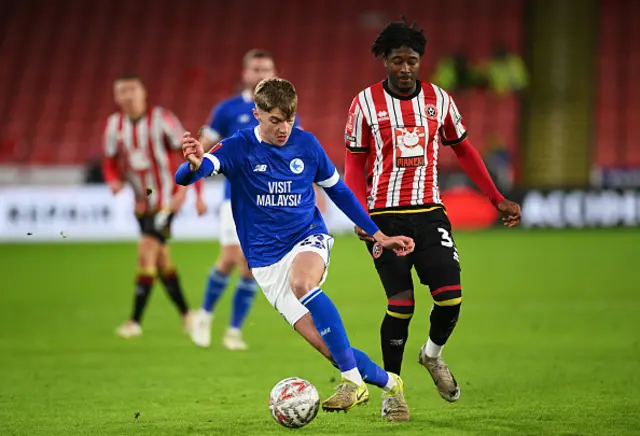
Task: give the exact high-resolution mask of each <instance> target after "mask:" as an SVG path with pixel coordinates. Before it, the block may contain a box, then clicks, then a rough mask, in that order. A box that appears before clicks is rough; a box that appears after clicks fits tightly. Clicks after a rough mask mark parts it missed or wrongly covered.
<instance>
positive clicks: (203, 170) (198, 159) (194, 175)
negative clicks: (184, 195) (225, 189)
mask: <svg viewBox="0 0 640 436" xmlns="http://www.w3.org/2000/svg"><path fill="white" fill-rule="evenodd" d="M180 142H181V147H182V155H183V156H184V158H185V159H186V160H187V162H184V163H183V164H182V165H180V167H179V168H178V170H177V171H176V174H175V181H176V183H177V184H178V185H183V186H186V185H191V184H193V183H195V182H197V181H198V180H200V179H202V178H204V177H208V176H210V175H211V174H212V173H213V172H214V171H215V170H216V168H215V164H214V162H213V160H212V159H208V158H206V157H205V154H204V149H203V147H202V144H200V142H198V140H197V139H195V138H194V137H193V136H191V133H190V132H185V133H184V135H182V139H181V140H180Z"/></svg>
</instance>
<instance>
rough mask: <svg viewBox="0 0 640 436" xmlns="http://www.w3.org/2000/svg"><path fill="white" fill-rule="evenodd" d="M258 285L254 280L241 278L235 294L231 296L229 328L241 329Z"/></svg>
mask: <svg viewBox="0 0 640 436" xmlns="http://www.w3.org/2000/svg"><path fill="white" fill-rule="evenodd" d="M257 290H258V284H257V283H256V281H255V280H254V279H243V278H241V279H240V281H239V282H238V286H236V293H235V295H234V296H233V312H232V314H231V327H233V328H236V329H239V328H240V327H242V323H243V322H244V320H245V318H246V317H247V314H248V313H249V309H251V305H252V304H253V300H254V299H255V297H256V291H257Z"/></svg>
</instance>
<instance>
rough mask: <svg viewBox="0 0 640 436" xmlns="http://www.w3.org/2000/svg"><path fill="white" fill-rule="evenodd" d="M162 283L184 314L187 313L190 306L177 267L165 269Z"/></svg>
mask: <svg viewBox="0 0 640 436" xmlns="http://www.w3.org/2000/svg"><path fill="white" fill-rule="evenodd" d="M162 284H164V287H165V288H166V290H167V294H169V298H171V301H173V304H175V305H176V307H177V308H178V310H179V311H180V313H181V314H182V315H186V313H187V312H189V307H188V306H187V302H186V300H185V298H184V294H183V293H182V287H181V286H180V280H179V279H178V274H177V273H176V270H175V269H172V270H168V271H164V272H163V273H162Z"/></svg>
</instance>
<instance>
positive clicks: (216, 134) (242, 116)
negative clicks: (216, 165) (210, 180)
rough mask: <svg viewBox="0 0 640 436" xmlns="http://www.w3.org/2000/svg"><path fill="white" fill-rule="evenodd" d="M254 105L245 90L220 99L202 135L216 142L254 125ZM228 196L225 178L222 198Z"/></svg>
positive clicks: (296, 122)
mask: <svg viewBox="0 0 640 436" xmlns="http://www.w3.org/2000/svg"><path fill="white" fill-rule="evenodd" d="M254 107H255V103H254V102H253V98H252V97H251V93H249V92H247V91H244V92H242V93H241V94H238V95H236V96H234V97H231V98H228V99H226V100H223V101H221V102H220V104H218V105H217V106H216V107H215V108H214V109H213V110H212V111H211V115H210V116H209V121H208V123H207V126H206V127H205V129H204V132H203V133H204V135H205V136H206V137H208V138H209V139H211V140H212V141H213V142H214V143H217V142H218V141H220V140H221V139H223V138H229V137H230V136H231V135H233V134H234V133H236V132H237V131H238V130H242V129H247V128H254V127H256V126H257V125H258V120H256V118H255V117H254V116H253V108H254ZM293 125H294V126H295V127H299V122H298V116H296V118H295V120H294V123H293ZM230 198H231V184H230V183H229V181H228V180H227V181H226V183H225V187H224V199H225V200H228V199H230Z"/></svg>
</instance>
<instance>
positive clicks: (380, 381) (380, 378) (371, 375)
mask: <svg viewBox="0 0 640 436" xmlns="http://www.w3.org/2000/svg"><path fill="white" fill-rule="evenodd" d="M352 350H353V355H354V356H355V358H356V362H357V363H358V371H360V374H362V379H363V380H364V381H365V382H367V383H369V384H371V385H374V386H378V387H379V388H383V387H385V386H386V385H387V383H388V382H389V374H387V371H385V370H384V369H382V368H380V367H379V366H378V365H376V363H375V362H374V361H373V360H371V359H370V358H369V356H367V355H366V354H365V353H364V351H360V350H358V349H357V348H352Z"/></svg>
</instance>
